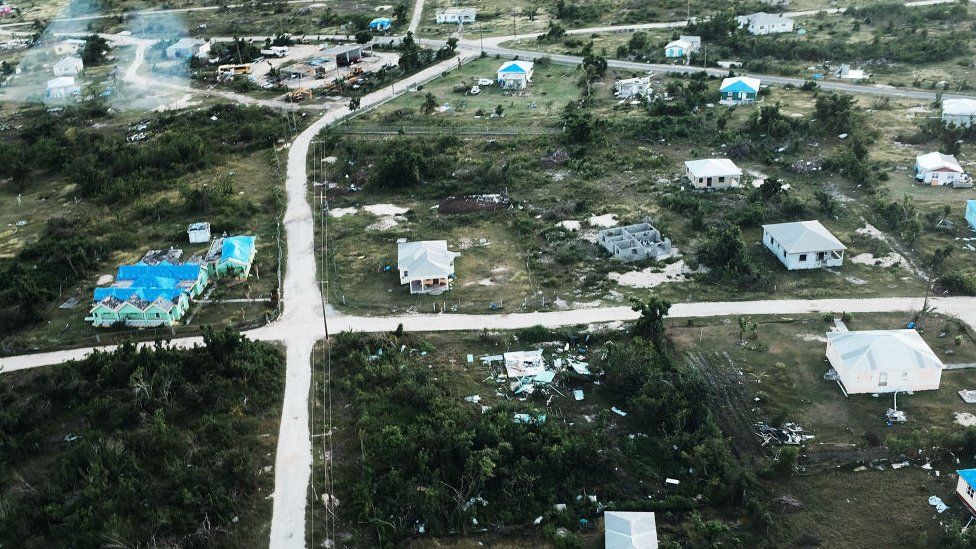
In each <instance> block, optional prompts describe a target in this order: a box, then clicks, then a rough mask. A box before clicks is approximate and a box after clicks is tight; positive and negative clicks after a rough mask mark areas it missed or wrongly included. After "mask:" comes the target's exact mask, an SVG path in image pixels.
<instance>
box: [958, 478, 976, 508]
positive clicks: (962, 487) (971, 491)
mask: <svg viewBox="0 0 976 549" xmlns="http://www.w3.org/2000/svg"><path fill="white" fill-rule="evenodd" d="M956 474H957V475H959V480H958V481H957V482H956V495H958V496H959V499H961V500H962V502H963V503H964V504H966V508H967V509H969V512H970V513H973V514H976V469H961V470H958V471H956Z"/></svg>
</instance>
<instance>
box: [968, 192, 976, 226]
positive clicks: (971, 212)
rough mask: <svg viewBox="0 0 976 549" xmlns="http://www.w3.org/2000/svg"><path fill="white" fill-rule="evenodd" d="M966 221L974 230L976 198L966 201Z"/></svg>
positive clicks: (975, 223) (975, 224)
mask: <svg viewBox="0 0 976 549" xmlns="http://www.w3.org/2000/svg"><path fill="white" fill-rule="evenodd" d="M966 221H968V222H969V226H970V227H972V228H973V230H974V231H976V200H967V201H966Z"/></svg>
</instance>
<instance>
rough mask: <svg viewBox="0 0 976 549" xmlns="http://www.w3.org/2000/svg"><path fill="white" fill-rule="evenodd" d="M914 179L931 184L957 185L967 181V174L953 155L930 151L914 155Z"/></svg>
mask: <svg viewBox="0 0 976 549" xmlns="http://www.w3.org/2000/svg"><path fill="white" fill-rule="evenodd" d="M915 180H916V181H917V182H919V183H921V184H924V185H932V186H938V185H959V184H967V183H969V176H968V175H967V174H966V170H964V169H962V166H960V165H959V162H958V161H957V160H956V157H955V156H952V155H951V154H942V153H940V152H930V153H928V154H920V155H918V156H917V157H915Z"/></svg>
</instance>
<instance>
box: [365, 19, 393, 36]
mask: <svg viewBox="0 0 976 549" xmlns="http://www.w3.org/2000/svg"><path fill="white" fill-rule="evenodd" d="M392 26H393V20H392V19H390V18H389V17H377V18H376V19H373V20H372V21H370V22H369V30H371V31H377V32H383V31H385V30H389V29H390V27H392Z"/></svg>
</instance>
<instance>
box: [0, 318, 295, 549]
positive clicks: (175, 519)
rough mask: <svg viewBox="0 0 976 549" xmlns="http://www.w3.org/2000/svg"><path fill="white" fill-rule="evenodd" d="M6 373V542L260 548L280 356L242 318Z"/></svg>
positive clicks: (2, 492)
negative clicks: (241, 330) (237, 325)
mask: <svg viewBox="0 0 976 549" xmlns="http://www.w3.org/2000/svg"><path fill="white" fill-rule="evenodd" d="M204 340H205V345H204V346H202V347H197V348H195V349H191V350H173V349H169V348H166V347H156V348H146V349H142V350H136V349H135V347H134V346H132V345H126V346H123V347H122V348H120V349H119V350H117V351H115V352H113V353H106V354H96V355H93V356H91V357H89V358H87V359H85V360H83V361H81V362H76V363H69V364H63V365H58V366H50V367H48V368H46V369H42V370H36V371H24V372H15V373H8V374H4V375H3V376H2V378H0V404H2V405H0V464H2V467H0V524H2V525H3V528H0V544H3V545H4V546H11V547H14V546H16V547H25V548H29V547H30V548H32V547H37V548H41V547H51V546H56V545H63V544H64V543H65V542H66V540H70V545H72V546H74V547H105V546H108V545H118V546H129V547H135V546H150V545H166V546H180V547H214V546H219V547H255V546H260V545H263V544H265V543H266V542H267V539H268V536H269V533H270V523H271V500H270V499H269V497H268V496H269V495H270V494H271V493H272V492H273V489H274V486H273V479H274V477H273V464H274V458H273V456H274V448H275V440H276V433H277V426H278V419H279V415H280V409H281V395H282V392H283V391H282V390H283V386H284V381H283V380H284V364H283V360H282V356H281V354H280V353H279V352H278V351H277V350H275V349H274V348H272V347H269V346H268V345H265V344H260V343H253V342H250V341H247V340H246V339H243V338H242V337H241V336H240V335H239V334H237V333H236V332H233V331H230V330H226V331H224V330H215V331H207V332H206V333H205V336H204Z"/></svg>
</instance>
